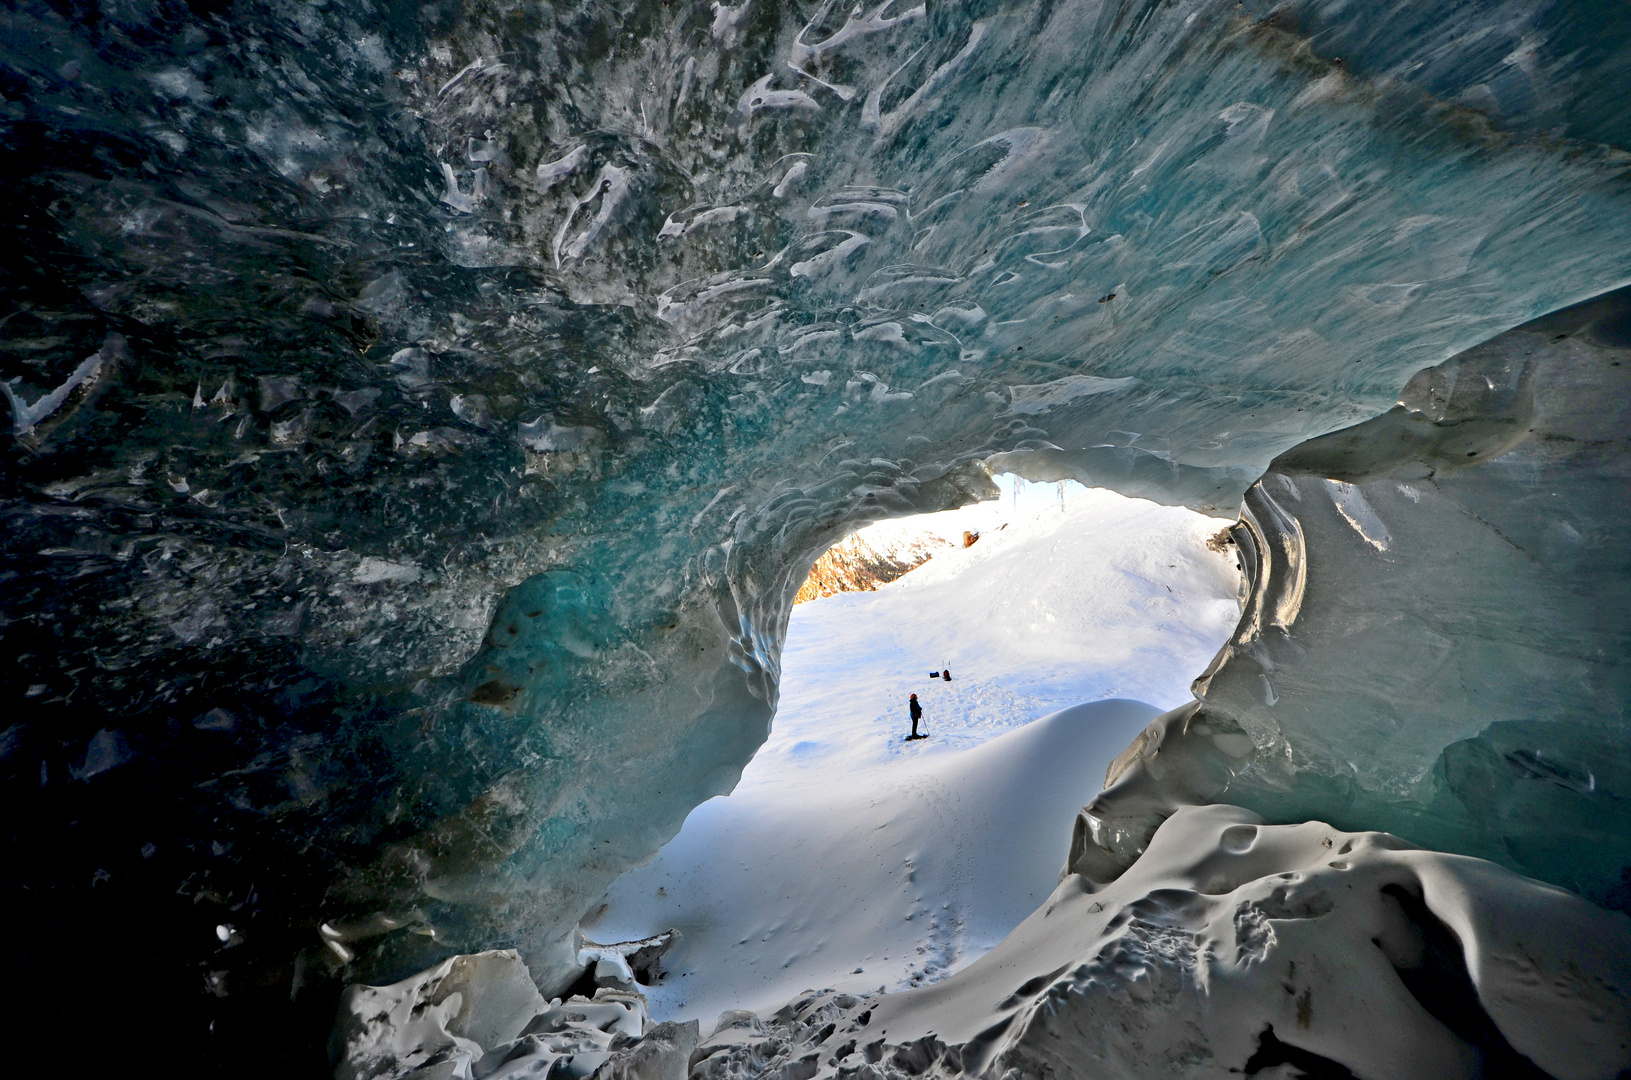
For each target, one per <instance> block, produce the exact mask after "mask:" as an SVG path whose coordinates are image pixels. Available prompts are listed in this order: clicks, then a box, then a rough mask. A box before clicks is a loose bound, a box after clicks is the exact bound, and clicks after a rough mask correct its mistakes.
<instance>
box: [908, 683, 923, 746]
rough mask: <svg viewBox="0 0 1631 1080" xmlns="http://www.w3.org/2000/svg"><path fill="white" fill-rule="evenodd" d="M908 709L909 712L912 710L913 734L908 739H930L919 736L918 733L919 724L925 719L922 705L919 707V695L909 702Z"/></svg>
mask: <svg viewBox="0 0 1631 1080" xmlns="http://www.w3.org/2000/svg"><path fill="white" fill-rule="evenodd" d="M906 708H907V709H908V710H910V712H911V714H912V734H910V735H908V736H907V738H909V739H924V738H928V736H926V735H919V734H918V733H917V722H918V721H919V720H921V719H922V718H923V706H921V705H919V704H918V703H917V695H916V694H913V695H912V697H911V699H910V700H909V701H907V703H906Z"/></svg>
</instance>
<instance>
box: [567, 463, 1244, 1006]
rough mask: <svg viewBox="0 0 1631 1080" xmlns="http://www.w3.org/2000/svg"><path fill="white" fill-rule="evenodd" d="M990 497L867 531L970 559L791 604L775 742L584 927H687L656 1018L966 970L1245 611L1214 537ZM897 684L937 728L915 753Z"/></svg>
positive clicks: (1164, 514) (1015, 918)
mask: <svg viewBox="0 0 1631 1080" xmlns="http://www.w3.org/2000/svg"><path fill="white" fill-rule="evenodd" d="M999 481H1000V482H1001V483H1002V485H1003V487H1004V496H1003V498H1001V499H999V500H994V501H992V502H989V503H982V504H979V505H977V506H974V507H967V508H964V509H962V510H957V511H950V512H947V513H945V514H935V515H928V516H925V517H920V518H914V519H908V520H906V521H901V522H886V523H880V524H879V525H876V526H873V527H872V529H873V530H877V531H879V532H888V531H894V532H897V533H898V532H901V531H905V530H919V531H929V532H935V533H937V534H939V535H943V536H947V537H948V538H955V540H956V542H957V543H958V544H960V543H961V539H962V533H963V531H964V530H965V529H977V530H979V531H980V533H981V539H980V540H979V541H978V542H977V543H976V544H975V545H974V546H972V547H969V548H962V547H956V548H954V549H951V550H949V551H945V552H942V553H941V554H938V555H936V556H935V558H933V559H932V560H930V561H929V562H928V563H927V564H925V565H924V566H922V567H920V568H919V569H917V570H915V571H913V572H912V573H910V574H908V575H906V576H905V577H903V578H901V579H900V580H898V581H895V582H893V583H891V584H889V585H887V586H885V587H883V588H881V589H879V590H878V591H877V592H872V593H851V594H844V595H840V596H835V597H830V598H827V599H823V600H818V601H814V602H810V603H805V604H801V605H799V606H798V607H797V608H796V609H795V610H794V613H793V616H792V621H791V623H790V625H789V628H788V637H787V646H786V649H785V651H784V653H783V661H782V664H783V668H782V697H781V702H780V705H779V708H778V712H777V715H776V719H775V723H774V729H773V731H772V732H771V735H770V738H769V740H768V741H767V742H766V744H765V745H764V747H762V748H761V749H760V751H759V753H758V754H757V755H756V756H755V758H754V759H753V761H752V762H751V763H750V764H749V766H748V768H747V769H746V770H745V772H744V773H743V776H742V780H741V782H740V784H739V785H738V786H737V788H736V790H735V792H734V793H733V794H731V795H730V796H728V797H724V798H717V799H713V800H710V801H709V802H707V803H705V804H703V805H702V806H700V807H698V808H697V809H696V810H695V811H693V812H692V814H691V816H690V818H689V819H688V820H687V821H686V824H685V827H684V828H683V829H682V831H681V832H680V834H679V835H678V836H677V837H675V838H674V840H672V841H671V842H670V843H669V844H668V845H667V846H665V847H664V848H663V849H662V850H661V851H660V852H659V853H658V854H657V856H656V857H655V858H654V859H653V861H652V862H651V863H649V864H647V865H646V866H645V867H642V868H640V869H638V870H635V871H633V872H631V873H629V874H627V875H625V876H624V877H623V878H621V879H619V880H618V881H617V882H616V883H614V885H613V886H612V888H611V889H610V890H609V891H608V893H607V897H606V903H605V905H604V906H603V907H602V908H601V909H599V910H598V911H597V912H596V913H594V915H593V916H592V917H591V919H590V920H589V921H587V922H586V923H585V925H584V930H585V932H586V933H588V934H589V936H591V937H592V938H594V939H595V940H597V941H615V940H623V939H628V938H637V937H644V936H646V935H648V934H650V933H653V932H656V931H660V930H663V929H667V928H669V927H674V928H677V929H678V930H679V931H680V932H681V934H682V935H683V938H682V940H681V941H680V943H679V944H677V945H676V946H675V947H674V949H673V950H672V951H671V952H670V953H669V955H668V956H667V957H665V958H664V961H663V968H664V971H665V972H666V975H665V977H664V979H663V980H662V981H661V983H660V984H659V985H657V986H654V987H650V988H648V989H647V990H646V993H647V994H648V995H649V996H650V998H651V1009H652V1014H653V1015H654V1016H655V1017H657V1018H659V1019H690V1018H697V1019H700V1020H701V1021H702V1024H703V1027H704V1029H705V1030H707V1029H709V1028H710V1027H711V1025H712V1024H713V1022H714V1020H715V1019H716V1017H717V1016H718V1015H719V1013H720V1012H722V1011H724V1010H726V1009H736V1008H746V1009H754V1010H766V1009H774V1008H776V1007H777V1006H779V1005H780V1004H782V1003H783V1002H784V1001H786V1000H788V999H789V998H791V997H793V996H794V995H796V994H797V993H798V992H799V991H801V990H804V989H807V988H813V987H834V988H838V989H846V990H877V989H879V988H880V987H884V988H887V989H889V990H895V989H900V988H905V987H909V986H917V985H924V984H926V983H932V982H935V981H938V980H939V979H941V978H944V977H945V975H947V974H948V973H950V972H951V971H953V970H956V969H958V968H960V967H963V966H966V965H967V964H968V963H970V962H972V961H973V960H975V959H976V958H978V957H979V956H980V955H983V954H984V953H985V952H986V951H987V950H989V949H990V948H991V947H992V946H994V945H995V944H996V943H997V942H998V941H1000V940H1001V939H1002V938H1003V937H1004V935H1006V934H1007V933H1008V932H1009V931H1010V930H1012V929H1013V928H1014V927H1015V926H1016V925H1018V923H1019V922H1020V921H1021V920H1023V919H1024V918H1025V917H1026V916H1027V915H1029V914H1030V913H1031V912H1032V911H1033V910H1034V909H1035V908H1036V906H1037V905H1038V904H1039V903H1041V902H1042V901H1043V900H1044V899H1046V898H1047V896H1048V895H1049V893H1050V892H1051V891H1052V890H1053V887H1054V884H1055V881H1056V879H1057V875H1058V872H1059V868H1060V865H1061V863H1062V862H1063V859H1064V855H1065V850H1066V846H1067V844H1068V840H1069V836H1070V830H1071V825H1072V822H1073V820H1074V816H1075V812H1076V810H1077V809H1078V808H1079V807H1080V806H1082V805H1083V804H1084V803H1086V802H1087V801H1089V800H1091V799H1092V797H1093V796H1094V795H1095V794H1097V792H1098V791H1099V788H1100V785H1101V783H1102V780H1103V777H1104V771H1105V768H1106V766H1107V765H1108V764H1109V762H1110V760H1111V759H1113V758H1114V757H1115V756H1116V755H1117V754H1119V753H1120V752H1121V751H1122V750H1123V749H1124V748H1125V747H1126V746H1127V744H1128V742H1129V741H1131V739H1132V738H1133V737H1134V736H1135V735H1136V734H1137V733H1138V731H1139V730H1140V729H1142V728H1143V726H1144V725H1145V724H1147V723H1148V722H1149V720H1150V719H1151V718H1153V717H1154V716H1155V715H1157V714H1158V713H1159V712H1160V711H1161V710H1163V709H1167V708H1172V707H1174V706H1176V705H1179V704H1182V703H1183V702H1184V701H1186V700H1188V699H1189V691H1188V685H1189V682H1190V680H1191V679H1193V678H1194V677H1195V675H1197V674H1198V673H1199V672H1200V671H1201V670H1202V669H1203V668H1204V666H1205V665H1206V663H1207V661H1208V660H1210V659H1211V657H1212V655H1213V654H1214V653H1215V652H1216V650H1217V649H1218V648H1219V646H1221V644H1222V643H1223V641H1224V640H1225V639H1226V638H1227V636H1228V634H1229V632H1230V631H1231V630H1232V629H1233V627H1234V624H1235V621H1236V619H1237V618H1238V614H1239V607H1238V603H1237V600H1236V588H1237V584H1238V580H1239V575H1238V572H1237V571H1236V569H1235V566H1234V563H1233V558H1232V557H1231V556H1225V555H1220V554H1217V553H1214V552H1211V551H1209V550H1207V548H1206V546H1205V541H1206V539H1207V538H1208V537H1210V536H1212V535H1214V534H1215V533H1216V532H1217V531H1218V530H1219V529H1220V528H1222V527H1223V526H1224V524H1225V523H1224V522H1221V521H1218V520H1216V519H1212V518H1207V517H1203V516H1201V515H1198V514H1195V513H1192V512H1190V511H1186V510H1182V509H1175V508H1171V507H1161V506H1156V505H1155V504H1153V503H1148V502H1144V501H1141V500H1131V499H1125V498H1122V497H1120V496H1117V495H1113V494H1110V493H1107V492H1102V491H1088V490H1085V489H1082V488H1080V487H1079V486H1076V485H1069V490H1067V491H1066V492H1065V493H1064V494H1063V497H1062V498H1061V496H1060V495H1059V494H1058V493H1057V492H1056V491H1055V488H1054V486H1053V485H1048V486H1046V487H1045V488H1040V489H1039V488H1037V487H1034V486H1033V487H1030V488H1029V490H1027V489H1026V486H1025V485H1023V483H1022V482H1021V483H1020V484H1015V483H1014V482H1013V479H1012V478H1011V477H1004V478H999ZM1004 526H1006V527H1004ZM880 539H882V540H884V541H885V542H887V537H881V538H880ZM942 668H949V669H950V670H951V673H952V676H953V677H952V680H951V682H950V683H944V682H942V681H941V680H939V679H930V678H929V677H928V673H929V672H930V671H931V670H940V669H942ZM910 693H916V694H917V695H918V697H919V700H920V701H921V702H922V704H923V706H924V725H923V729H926V730H927V731H928V732H929V733H930V735H931V737H930V738H929V739H926V740H922V741H919V742H912V743H907V742H903V741H902V739H903V736H904V735H905V734H906V733H907V732H908V731H909V730H910V720H909V718H908V717H907V713H906V699H907V695H908V694H910ZM1128 698H1136V699H1140V700H1125V699H1128ZM1146 702H1147V703H1148V704H1146ZM1039 717H1040V718H1041V719H1038V718H1039Z"/></svg>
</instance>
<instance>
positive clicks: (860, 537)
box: [793, 529, 951, 604]
mask: <svg viewBox="0 0 1631 1080" xmlns="http://www.w3.org/2000/svg"><path fill="white" fill-rule="evenodd" d="M950 546H951V545H950V544H948V543H947V542H946V541H944V540H942V539H940V538H939V537H938V536H934V535H932V534H929V533H922V534H919V535H916V536H910V537H904V538H899V539H896V538H894V537H892V536H891V537H888V538H886V537H884V536H880V535H877V534H874V533H873V532H872V530H868V529H863V530H862V531H860V532H855V533H851V534H850V535H848V536H846V537H844V539H842V540H840V541H839V542H838V543H836V544H834V545H833V546H832V547H831V548H829V549H828V550H827V553H826V554H825V555H823V556H821V558H819V559H817V560H816V561H815V565H814V566H812V567H810V576H809V577H807V578H805V579H804V584H803V585H801V586H799V591H798V596H797V597H796V598H795V599H794V601H793V602H794V603H797V604H802V603H805V602H806V601H809V600H819V599H821V598H822V597H824V596H835V595H837V594H838V593H846V592H872V591H873V590H875V589H878V588H880V587H881V586H884V585H887V584H889V583H890V582H891V581H894V580H895V579H896V578H899V577H902V576H904V575H906V574H908V573H910V572H911V571H913V570H916V569H917V568H918V567H920V566H922V565H923V564H924V563H926V562H928V561H929V560H930V559H932V558H934V554H935V552H937V551H940V550H942V549H944V548H948V547H950Z"/></svg>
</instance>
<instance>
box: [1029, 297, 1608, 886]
mask: <svg viewBox="0 0 1631 1080" xmlns="http://www.w3.org/2000/svg"><path fill="white" fill-rule="evenodd" d="M1628 331H1631V290H1619V291H1617V292H1615V293H1611V294H1609V295H1606V296H1603V297H1600V298H1598V299H1595V300H1592V301H1588V302H1586V303H1584V304H1581V305H1577V306H1575V307H1572V308H1569V309H1566V310H1563V311H1559V312H1556V313H1554V314H1552V315H1550V316H1546V317H1543V318H1541V319H1538V320H1535V321H1534V322H1531V323H1528V324H1526V325H1524V326H1521V327H1518V328H1516V329H1514V330H1511V331H1508V332H1507V333H1505V334H1502V335H1500V336H1499V337H1497V338H1495V339H1493V340H1491V341H1489V342H1487V343H1485V344H1484V345H1481V346H1478V347H1477V348H1474V349H1471V350H1468V351H1467V352H1465V353H1463V354H1461V355H1459V356H1457V357H1455V358H1453V359H1451V360H1449V361H1447V362H1445V363H1444V364H1441V365H1437V366H1435V367H1432V368H1427V369H1425V370H1423V371H1421V372H1420V373H1418V374H1417V375H1416V376H1415V377H1414V378H1412V379H1411V380H1410V382H1409V384H1408V385H1407V386H1406V387H1405V388H1404V391H1403V392H1402V393H1401V395H1400V400H1399V404H1398V405H1396V406H1395V407H1394V408H1392V409H1390V410H1389V411H1388V412H1386V413H1384V414H1382V415H1381V416H1378V417H1376V418H1375V419H1373V420H1369V421H1367V422H1365V423H1363V424H1359V425H1356V426H1355V427H1352V428H1348V429H1345V430H1342V431H1338V432H1333V433H1331V434H1329V435H1324V436H1321V437H1319V438H1316V439H1312V440H1310V441H1308V442H1306V443H1303V444H1301V445H1299V446H1297V447H1294V448H1293V449H1291V450H1289V451H1287V452H1286V453H1284V454H1282V455H1281V456H1280V457H1278V458H1276V459H1275V461H1274V462H1273V464H1272V465H1271V466H1270V468H1269V470H1268V471H1267V472H1266V473H1265V475H1264V477H1263V478H1262V479H1261V480H1260V481H1258V482H1257V483H1256V484H1254V485H1253V486H1252V488H1251V489H1250V490H1249V491H1248V492H1247V493H1246V497H1245V499H1244V501H1243V507H1242V514H1241V521H1240V523H1239V525H1237V527H1236V528H1235V530H1234V535H1235V538H1236V543H1237V550H1238V552H1239V555H1240V558H1241V562H1242V566H1243V568H1244V569H1245V570H1246V573H1247V577H1248V580H1249V583H1250V589H1249V596H1248V598H1247V601H1246V604H1245V611H1244V614H1243V617H1242V619H1241V622H1240V625H1239V627H1238V628H1237V629H1236V631H1235V634H1234V635H1233V637H1232V638H1231V640H1230V642H1229V644H1228V645H1226V646H1225V647H1224V649H1223V650H1222V651H1221V652H1220V653H1219V654H1218V656H1217V657H1216V659H1214V661H1213V662H1212V664H1211V665H1210V667H1209V668H1208V670H1207V671H1206V672H1205V673H1203V674H1202V675H1201V676H1200V678H1198V679H1197V680H1196V682H1195V692H1196V695H1197V697H1198V698H1199V699H1200V701H1199V702H1198V703H1197V704H1195V705H1191V706H1188V707H1186V708H1184V709H1181V710H1178V711H1176V712H1175V713H1172V714H1168V715H1167V716H1165V717H1162V718H1160V719H1159V720H1158V721H1157V722H1156V723H1155V725H1153V726H1152V728H1151V730H1150V731H1149V732H1148V733H1147V734H1146V735H1145V736H1143V737H1141V739H1140V740H1139V741H1138V743H1135V745H1134V747H1132V748H1130V749H1129V751H1128V753H1127V754H1126V755H1123V760H1122V761H1119V762H1118V763H1117V765H1116V766H1115V767H1113V768H1112V770H1111V771H1112V777H1111V779H1112V781H1113V783H1112V785H1111V787H1110V790H1108V791H1107V792H1106V793H1105V794H1104V795H1103V796H1100V798H1099V799H1098V800H1096V802H1095V804H1094V805H1093V806H1091V807H1089V808H1088V809H1087V810H1085V811H1084V813H1083V815H1082V818H1081V820H1080V821H1079V823H1078V829H1077V835H1076V841H1075V850H1073V852H1072V854H1071V857H1070V860H1069V863H1070V866H1071V867H1073V868H1075V869H1076V870H1078V871H1080V872H1083V873H1085V874H1087V875H1088V876H1089V877H1092V878H1096V879H1098V880H1101V881H1102V880H1108V879H1111V878H1114V877H1115V876H1117V875H1118V874H1119V873H1120V870H1121V868H1122V867H1123V866H1125V865H1126V864H1127V863H1128V862H1129V860H1130V859H1132V858H1134V857H1136V856H1137V854H1138V853H1139V852H1141V851H1142V850H1143V846H1144V844H1145V843H1146V842H1147V841H1148V839H1149V836H1150V834H1151V831H1152V830H1153V828H1154V826H1155V825H1156V824H1158V823H1159V821H1161V820H1163V819H1164V818H1165V817H1166V816H1167V815H1168V814H1170V813H1171V812H1172V810H1173V809H1174V808H1176V807H1177V806H1180V805H1183V804H1186V803H1193V802H1208V801H1216V802H1227V803H1234V804H1238V805H1242V806H1247V807H1251V808H1253V809H1255V810H1257V811H1258V812H1260V813H1262V814H1265V815H1267V816H1269V817H1270V818H1272V819H1274V820H1280V821H1302V820H1305V819H1309V818H1318V819H1320V820H1325V821H1331V822H1356V821H1364V822H1366V823H1367V824H1368V825H1369V826H1373V827H1376V828H1381V829H1386V830H1387V831H1389V832H1392V833H1394V834H1397V835H1399V836H1402V837H1404V838H1406V839H1408V840H1410V841H1413V842H1415V843H1418V844H1421V845H1423V846H1426V847H1434V848H1439V849H1443V850H1452V851H1456V852H1459V853H1462V854H1467V855H1475V856H1478V857H1480V858H1484V859H1489V860H1492V861H1494V862H1498V863H1502V864H1504V865H1506V866H1508V867H1510V868H1512V869H1515V870H1518V871H1520V872H1522V873H1524V874H1528V875H1531V876H1533V877H1537V878H1540V879H1542V880H1545V881H1549V882H1553V883H1555V884H1559V885H1563V886H1565V887H1567V888H1570V889H1573V890H1575V891H1576V892H1579V893H1581V894H1583V895H1585V896H1586V897H1588V898H1590V899H1591V900H1593V901H1595V902H1597V903H1598V904H1601V905H1603V906H1606V907H1610V908H1618V909H1620V910H1631V891H1628V889H1631V772H1628V771H1627V762H1626V754H1625V747H1626V744H1627V740H1628V737H1631V730H1628V727H1631V719H1628V717H1627V715H1626V705H1627V702H1628V701H1631V686H1628V682H1631V670H1628V664H1631V659H1628V658H1631V609H1628V606H1627V602H1626V601H1627V596H1626V590H1627V581H1628V580H1631V566H1628V564H1627V560H1628V555H1627V547H1626V543H1625V536H1626V531H1627V529H1628V527H1631V492H1628V491H1627V488H1626V483H1625V477H1626V468H1627V462H1628V461H1631V453H1628V450H1631V447H1628V445H1627V438H1628V432H1631V424H1628V422H1627V421H1628V419H1631V418H1628V416H1627V411H1628V409H1631V366H1628V365H1631V332H1628ZM1060 461H1061V459H1060V457H1059V455H1052V456H1051V460H1050V464H1051V466H1052V467H1054V468H1055V469H1057V468H1058V467H1059V465H1060ZM1117 780H1119V781H1120V783H1119V787H1118V786H1117V785H1116V784H1115V783H1114V781H1117Z"/></svg>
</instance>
